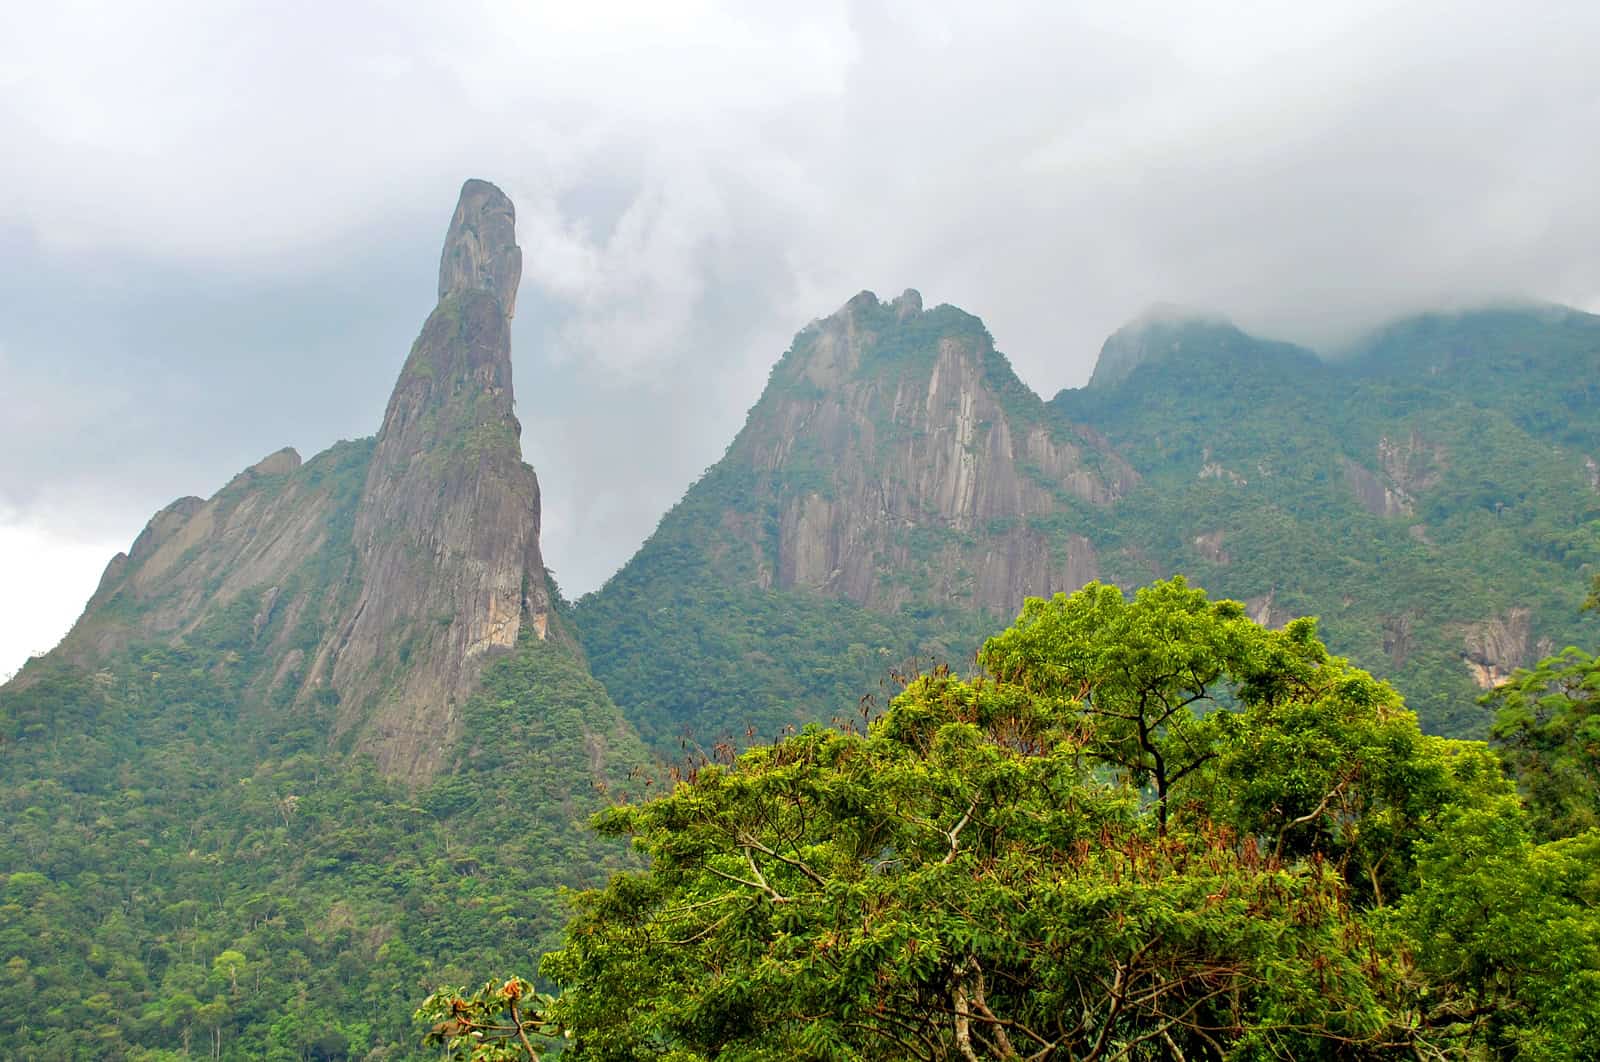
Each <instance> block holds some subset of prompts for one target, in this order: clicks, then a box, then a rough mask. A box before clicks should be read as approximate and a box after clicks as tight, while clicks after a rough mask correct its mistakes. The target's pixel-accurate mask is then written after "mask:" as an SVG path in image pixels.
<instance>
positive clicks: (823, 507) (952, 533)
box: [724, 291, 1137, 615]
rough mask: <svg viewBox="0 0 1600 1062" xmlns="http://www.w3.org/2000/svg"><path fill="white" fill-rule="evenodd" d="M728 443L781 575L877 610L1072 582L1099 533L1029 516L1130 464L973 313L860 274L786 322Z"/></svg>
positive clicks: (1118, 477) (1099, 487) (1095, 494)
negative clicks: (795, 327) (1039, 387)
mask: <svg viewBox="0 0 1600 1062" xmlns="http://www.w3.org/2000/svg"><path fill="white" fill-rule="evenodd" d="M729 457H730V459H731V460H733V461H735V462H738V463H739V464H741V465H743V466H744V467H746V468H748V469H751V470H753V471H755V472H756V473H757V474H758V475H759V476H760V478H761V479H762V481H763V482H764V483H766V484H767V485H768V490H769V491H770V499H769V500H770V504H771V505H773V506H774V508H775V510H776V514H775V515H776V529H775V530H776V536H775V541H774V542H773V543H772V544H771V546H772V554H773V557H774V564H773V566H772V567H773V573H774V576H775V583H776V585H777V586H778V587H780V588H801V589H807V590H813V591H818V592H822V593H827V594H834V595H838V596H841V597H846V598H849V599H851V600H853V601H856V602H859V603H861V604H864V605H867V606H869V607H872V608H879V609H885V610H889V609H895V608H898V607H900V606H901V605H903V604H906V603H908V602H910V601H912V600H923V601H927V600H930V599H932V600H934V601H941V602H961V603H965V604H969V605H977V606H980V607H982V608H985V609H988V610H990V611H993V612H995V613H997V614H1002V615H1008V614H1013V613H1015V611H1016V610H1017V609H1018V608H1020V606H1021V604H1022V601H1023V598H1024V597H1026V596H1029V595H1035V594H1051V593H1054V592H1056V591H1059V590H1074V589H1076V588H1077V587H1079V586H1081V585H1082V584H1083V583H1085V582H1087V581H1089V580H1091V579H1094V578H1096V577H1097V575H1098V563H1097V560H1096V557H1095V552H1094V548H1093V546H1092V545H1091V543H1090V542H1089V540H1088V539H1087V538H1086V537H1084V536H1083V535H1081V534H1076V533H1073V532H1072V531H1070V529H1068V530H1065V531H1061V530H1058V531H1056V533H1053V534H1051V533H1046V532H1045V531H1042V530H1041V529H1039V528H1038V527H1035V526H1033V525H1032V522H1033V521H1035V520H1037V519H1039V518H1045V517H1057V518H1059V516H1060V514H1064V513H1067V512H1070V511H1071V510H1072V508H1073V507H1074V506H1076V505H1089V506H1104V505H1108V504H1111V503H1112V502H1114V501H1115V500H1116V499H1118V498H1119V497H1121V496H1122V495H1123V494H1125V493H1126V492H1127V491H1128V490H1130V489H1131V488H1132V486H1133V485H1134V484H1135V482H1136V481H1137V477H1136V475H1135V473H1134V472H1133V470H1132V468H1131V467H1129V466H1128V465H1127V464H1126V463H1125V462H1123V461H1122V460H1121V459H1120V458H1119V457H1117V456H1116V455H1115V454H1114V453H1112V452H1111V451H1110V449H1109V447H1107V446H1105V445H1104V444H1103V441H1101V440H1098V439H1096V438H1094V437H1092V436H1089V435H1087V434H1077V435H1075V434H1073V433H1071V432H1070V431H1064V430H1062V429H1061V427H1060V426H1058V425H1056V424H1053V423H1051V422H1050V421H1049V420H1048V419H1047V418H1046V417H1045V416H1044V415H1043V406H1042V403H1040V402H1039V400H1038V398H1037V397H1036V396H1034V395H1033V394H1032V392H1030V391H1028V390H1027V389H1026V387H1025V386H1024V385H1022V383H1021V382H1020V381H1019V380H1017V378H1016V377H1015V375H1013V374H1012V373H1011V370H1010V367H1009V366H1008V365H1007V364H1006V363H1005V359H1004V358H1003V356H1002V355H1000V354H999V353H998V352H996V351H995V349H994V346H993V342H992V340H991V339H990V338H989V336H988V334H987V332H985V331H984V330H983V327H982V325H981V323H979V322H978V321H977V319H976V318H972V317H970V316H968V315H966V314H963V313H961V312H960V311H958V310H955V309H954V308H952V307H947V306H946V307H938V308H936V309H934V310H925V309H924V308H923V306H922V298H921V296H920V295H919V294H917V293H916V292H915V291H907V292H906V293H904V294H903V295H901V296H900V297H898V298H897V299H895V300H893V301H892V302H890V303H887V304H885V303H881V302H879V300H878V299H877V297H876V296H874V295H873V294H872V293H871V292H862V293H861V294H859V295H857V296H856V297H855V298H853V299H851V300H850V301H849V302H848V303H847V304H846V305H845V306H844V307H843V308H842V309H841V310H840V311H839V312H837V313H835V314H834V315H833V316H831V317H829V318H827V319H825V320H822V321H819V322H816V323H814V324H813V325H812V326H810V327H809V328H807V329H806V330H805V331H803V332H802V333H801V334H800V335H799V336H798V337H796V340H795V344H794V346H793V347H792V348H791V350H790V352H789V354H787V355H786V356H785V358H784V360H783V361H782V362H781V363H780V364H779V366H778V368H777V369H776V370H775V371H774V373H773V379H772V383H771V384H770V385H769V387H768V389H767V392H766V394H764V395H763V396H762V399H761V401H760V402H758V403H757V405H756V407H755V409H754V410H752V413H751V417H750V420H749V422H748V423H747V424H746V426H745V429H744V431H742V432H741V433H740V435H739V437H738V439H736V440H735V441H734V444H733V446H732V447H731V448H730V450H729ZM738 523H739V526H747V525H746V524H745V523H743V522H738ZM1057 523H1058V524H1059V519H1057ZM724 526H733V524H730V522H729V521H724ZM913 572H914V573H916V575H915V577H910V578H908V577H907V576H908V574H909V573H913Z"/></svg>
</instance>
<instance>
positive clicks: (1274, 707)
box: [544, 580, 1542, 1062]
mask: <svg viewBox="0 0 1600 1062" xmlns="http://www.w3.org/2000/svg"><path fill="white" fill-rule="evenodd" d="M1112 594H1115V591H1111V590H1108V588H1104V587H1098V586H1090V587H1087V588H1085V590H1083V591H1080V592H1079V593H1078V594H1075V595H1072V597H1070V598H1066V597H1058V598H1056V599H1055V601H1053V602H1030V604H1029V609H1028V611H1026V612H1025V613H1024V615H1023V617H1022V619H1021V620H1020V621H1019V623H1018V625H1017V627H1015V628H1013V629H1012V630H1011V631H1008V632H1006V633H1005V634H1003V635H1001V636H999V637H998V638H996V639H993V640H992V641H991V642H990V643H989V645H988V646H987V647H986V649H985V652H984V656H983V660H984V662H985V663H986V664H987V665H989V667H990V668H991V670H992V671H994V672H998V673H999V675H1000V677H999V678H997V679H984V678H980V679H975V680H972V681H964V680H962V679H959V678H955V677H952V676H951V675H949V674H947V673H943V672H937V673H935V674H932V675H929V676H926V677H923V678H920V679H917V680H915V681H914V682H912V683H911V684H910V685H909V686H908V687H907V688H906V689H905V691H904V692H903V693H902V694H901V695H900V696H899V697H898V698H896V700H895V701H894V703H893V704H892V705H891V707H890V709H889V711H888V712H887V714H886V715H885V716H883V717H882V718H880V719H878V720H876V721H875V722H874V723H873V724H872V725H871V726H870V727H869V729H868V731H867V732H866V733H855V732H848V731H847V732H834V731H825V730H821V729H816V728H812V729H808V730H806V731H804V732H802V733H801V734H800V735H798V736H796V737H794V738H791V739H789V740H787V741H784V742H782V743H780V744H778V745H775V746H771V747H758V748H754V749H752V750H750V751H749V752H747V753H745V754H744V755H742V756H741V757H739V759H738V760H737V761H735V762H734V763H732V764H730V765H727V766H711V767H707V768H705V769H703V770H702V771H701V772H700V773H699V774H698V776H696V777H694V778H693V779H691V780H690V781H688V782H686V783H684V784H682V785H680V786H679V787H678V788H677V790H676V791H675V792H673V793H672V794H671V795H669V796H667V797H664V798H661V799H659V800H656V801H653V802H650V803H648V804H644V805H641V806H632V807H629V806H624V807H619V808H615V809H612V810H611V811H608V812H605V813H602V815H601V816H600V818H599V820H598V824H599V826H600V828H601V829H602V831H603V832H606V833H609V834H613V835H625V834H631V835H632V836H633V837H634V838H635V843H636V844H637V845H638V846H639V847H640V848H641V849H642V850H643V851H644V852H645V853H647V854H648V856H649V858H650V862H651V868H650V870H648V871H647V872H642V873H633V874H623V875H619V876H618V877H616V878H614V879H613V881H612V883H611V884H610V885H609V886H608V887H607V888H606V889H605V890H602V891H595V892H590V893H586V894H584V895H583V896H581V897H580V899H579V905H578V913H577V916H576V917H575V919H574V920H573V922H572V923H571V924H570V925H569V926H568V930H567V945H566V948H565V949H564V950H563V951H561V952H558V953H555V954H553V955H551V956H549V957H548V958H547V959H546V962H545V966H544V971H545V973H546V974H547V975H549V976H551V977H552V978H554V979H555V980H557V981H559V982H561V983H562V984H563V985H565V986H566V994H565V996H563V998H562V999H561V1000H560V1001H559V1002H558V1003H557V1004H556V1007H555V1011H554V1016H555V1017H556V1018H557V1019H558V1020H559V1021H561V1022H562V1023H563V1024H564V1025H565V1026H566V1027H567V1028H568V1029H570V1030H572V1032H573V1035H574V1040H573V1046H572V1054H573V1057H576V1058H582V1059H642V1058H663V1059H677V1060H691V1059H701V1058H710V1057H716V1058H719V1059H729V1060H736V1059H780V1058H841V1059H842V1058H849V1059H890V1058H895V1059H900V1058H921V1059H928V1060H934V1059H965V1060H968V1062H975V1060H977V1059H981V1058H999V1059H1005V1058H1033V1059H1055V1058H1062V1059H1066V1058H1071V1059H1110V1058H1123V1059H1136V1058H1137V1059H1142V1058H1191V1059H1194V1058H1223V1057H1227V1058H1255V1057H1261V1058H1269V1057H1277V1058H1282V1057H1294V1058H1313V1057H1341V1058H1343V1057H1361V1056H1366V1055H1376V1054H1387V1053H1391V1052H1402V1053H1407V1054H1411V1055H1414V1056H1417V1057H1424V1058H1427V1057H1443V1055H1444V1053H1445V1052H1447V1051H1456V1050H1464V1049H1466V1048H1467V1046H1468V1045H1469V1044H1471V1043H1473V1042H1479V1043H1482V1042H1486V1040H1485V1037H1486V1032H1485V1027H1484V1025H1483V1023H1482V1022H1480V1021H1477V1020H1476V1018H1475V1017H1474V1016H1472V1011H1473V1009H1474V1005H1473V1004H1472V1003H1470V1002H1463V999H1464V997H1465V996H1466V995H1467V994H1470V993H1472V992H1481V991H1482V990H1483V989H1484V987H1485V985H1484V984H1483V983H1481V982H1478V981H1473V980H1472V979H1471V978H1460V977H1456V978H1453V979H1452V978H1445V977H1440V979H1439V983H1440V985H1441V986H1442V989H1441V990H1440V991H1437V992H1435V991H1434V989H1433V986H1431V985H1430V984H1429V982H1428V980H1427V978H1426V976H1425V972H1424V970H1423V969H1422V967H1420V966H1419V965H1418V964H1417V962H1416V961H1414V960H1413V958H1412V950H1411V948H1410V943H1411V937H1410V936H1408V935H1407V934H1408V932H1409V931H1408V930H1407V929H1406V928H1404V927H1406V926H1419V927H1420V926H1422V925H1424V924H1425V923H1426V917H1425V916H1424V914H1422V913H1414V914H1412V915H1411V916H1410V919H1411V920H1410V921H1409V922H1406V921H1404V920H1402V919H1399V918H1398V917H1396V916H1394V915H1393V914H1392V912H1391V911H1390V910H1389V909H1387V908H1386V906H1385V905H1386V904H1388V903H1390V902H1392V897H1393V896H1394V895H1396V894H1399V893H1402V892H1404V891H1405V890H1406V889H1408V888H1410V887H1411V886H1412V885H1413V884H1414V882H1415V879H1416V864H1417V859H1416V853H1417V852H1418V850H1419V849H1420V848H1421V847H1422V846H1423V845H1424V844H1426V843H1428V842H1429V838H1430V837H1431V836H1433V834H1432V832H1431V831H1433V830H1434V827H1435V825H1436V821H1435V820H1437V819H1438V814H1437V812H1438V809H1439V808H1440V807H1443V806H1447V805H1449V806H1456V807H1460V808H1463V809H1472V808H1478V807H1483V806H1488V805H1491V804H1493V802H1494V801H1495V800H1496V799H1497V798H1503V797H1504V795H1505V793H1506V792H1507V789H1506V787H1505V784H1504V782H1503V780H1502V779H1501V778H1500V776H1499V773H1498V771H1497V770H1496V769H1495V768H1494V765H1493V763H1492V761H1490V760H1488V759H1487V758H1486V757H1485V756H1484V755H1482V754H1481V753H1475V752H1473V751H1471V750H1470V749H1468V748H1466V747H1463V746H1461V745H1458V744H1456V743H1450V742H1444V741H1440V740H1437V739H1429V738H1425V737H1424V736H1423V735H1421V734H1420V732H1419V731H1418V730H1417V727H1416V722H1415V719H1414V717H1412V716H1411V715H1410V714H1409V713H1407V712H1405V711H1404V710H1403V709H1402V708H1401V707H1400V705H1399V702H1398V699H1397V698H1396V697H1395V696H1394V694H1393V692H1392V691H1390V690H1389V689H1388V688H1387V687H1386V686H1383V685H1382V684H1381V683H1377V682H1375V681H1374V680H1373V679H1372V678H1371V677H1370V676H1367V675H1365V673H1363V672H1359V671H1357V670H1356V669H1353V668H1350V667H1349V666H1348V665H1347V664H1345V663H1344V662H1343V661H1341V660H1338V659H1337V658H1332V657H1329V656H1328V655H1327V653H1326V651H1325V650H1324V649H1323V648H1322V646H1321V644H1320V643H1319V642H1318V641H1317V640H1316V637H1315V631H1314V626H1313V625H1311V624H1310V623H1303V624H1299V625H1297V626H1294V627H1292V628H1291V629H1290V630H1288V631H1282V632H1274V631H1266V630H1264V629H1262V628H1260V627H1259V626H1257V625H1254V624H1252V623H1250V622H1249V621H1248V620H1247V619H1244V618H1243V616H1242V611H1241V610H1240V609H1239V608H1238V606H1237V605H1235V604H1233V603H1231V602H1216V603H1210V602H1207V601H1206V600H1205V598H1204V595H1203V594H1200V593H1199V592H1198V591H1194V590H1191V589H1189V588H1188V587H1186V586H1185V585H1184V584H1183V583H1182V582H1181V580H1174V581H1173V582H1170V583H1165V584H1158V585H1157V586H1155V587H1152V588H1149V589H1148V590H1147V591H1145V592H1144V593H1142V594H1141V595H1140V596H1139V597H1137V598H1135V599H1134V601H1133V602H1132V603H1128V602H1125V601H1122V600H1121V598H1120V595H1117V600H1113V599H1112V596H1111V595H1112ZM1119 639H1121V640H1119ZM1203 700H1210V701H1211V702H1212V703H1213V710H1211V711H1209V712H1206V713H1204V714H1201V713H1200V712H1197V711H1196V710H1195V706H1196V705H1199V704H1200V703H1201V701H1203ZM1158 763H1160V764H1162V765H1163V766H1160V767H1158V766H1157V764H1158ZM1108 767H1109V768H1112V772H1111V773H1110V774H1108V773H1107V771H1106V768H1108ZM1168 768H1174V769H1171V770H1168ZM1158 771H1166V775H1165V785H1164V786H1163V785H1161V784H1160V783H1159V782H1157V777H1158ZM1146 783H1152V784H1153V786H1154V788H1155V790H1156V791H1155V792H1154V793H1153V794H1152V793H1150V792H1149V791H1148V790H1147V789H1146V788H1145V786H1146ZM1424 804H1428V805H1429V806H1428V807H1424V806H1423V805H1424ZM1518 814H1520V811H1519V812H1518ZM1446 849H1448V845H1446ZM1435 854H1436V855H1437V853H1435ZM1363 883H1364V884H1363ZM1446 899H1447V898H1446ZM1441 902H1443V901H1441ZM1445 906H1448V904H1447V903H1446V904H1445ZM1432 909H1433V908H1428V910H1432ZM1529 917H1531V918H1534V919H1535V920H1537V918H1539V917H1542V915H1540V914H1539V913H1538V912H1530V913H1529ZM1445 954H1446V950H1445V949H1443V948H1441V947H1432V948H1430V949H1428V950H1426V951H1425V954H1424V959H1426V960H1430V961H1431V960H1438V961H1439V962H1440V963H1441V965H1442V966H1447V965H1448V963H1447V962H1446V961H1445V959H1444V956H1445Z"/></svg>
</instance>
